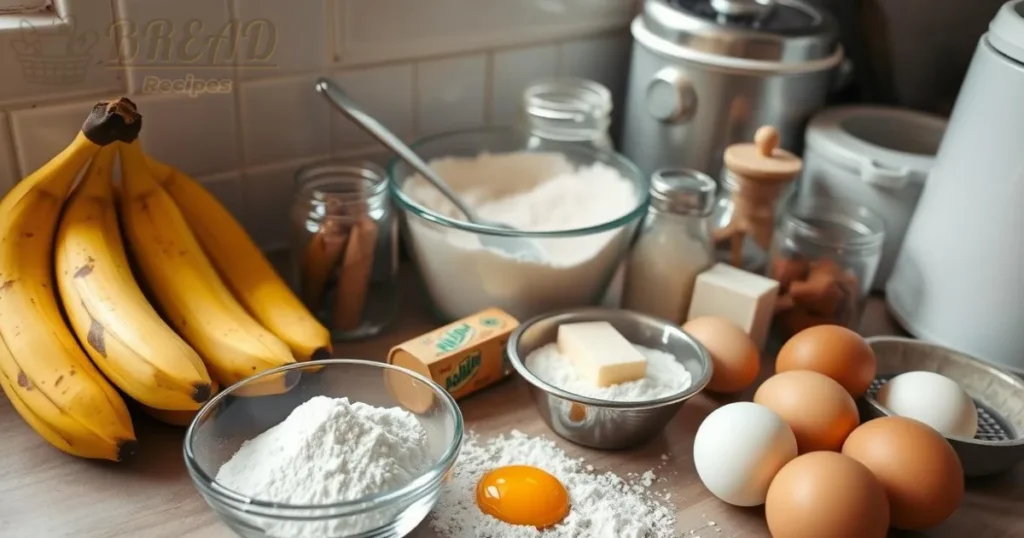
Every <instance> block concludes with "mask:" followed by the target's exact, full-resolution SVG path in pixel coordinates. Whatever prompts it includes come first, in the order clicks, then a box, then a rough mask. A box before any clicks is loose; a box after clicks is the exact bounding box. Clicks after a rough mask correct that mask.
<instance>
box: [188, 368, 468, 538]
mask: <svg viewBox="0 0 1024 538" xmlns="http://www.w3.org/2000/svg"><path fill="white" fill-rule="evenodd" d="M257 387H258V390H255V389H256V388H257ZM246 389H249V391H248V393H249V394H252V393H264V394H268V395H266V396H244V397H242V396H238V394H239V393H240V391H246ZM462 439H463V422H462V414H461V413H460V411H459V409H458V406H457V405H456V404H455V401H454V400H453V399H452V398H451V396H450V395H448V393H447V392H445V391H444V389H442V388H441V387H440V386H439V385H437V384H436V383H434V382H433V381H430V380H429V379H426V378H424V377H422V376H420V375H418V374H415V373H413V372H410V371H408V370H404V369H401V368H397V367H394V366H390V365H388V364H384V363H377V362H369V361H357V360H341V359H338V360H325V361H317V362H316V363H315V364H312V363H297V364H291V365H287V366H284V367H281V368H275V369H273V370H270V371H268V372H265V373H263V374H260V375H256V376H253V377H251V378H249V379H247V380H245V381H243V382H242V383H240V384H238V385H236V386H233V387H231V388H229V389H227V390H225V391H224V392H222V393H220V394H218V395H217V396H216V397H214V398H213V399H212V400H210V403H209V404H207V406H206V407H204V408H203V409H202V410H201V411H200V412H199V414H198V416H197V417H196V419H195V421H194V422H193V424H192V426H191V427H190V428H189V429H188V432H187V433H186V436H185V465H186V467H187V468H188V471H189V474H190V475H191V477H192V480H193V482H194V483H195V486H196V489H198V490H199V493H200V494H202V495H203V497H204V498H205V499H206V502H207V503H208V504H209V505H210V506H211V507H212V508H213V509H214V511H215V512H216V513H217V515H218V516H220V518H221V519H222V520H223V521H224V523H225V524H227V525H228V526H229V527H231V528H232V529H233V530H235V531H236V532H237V533H238V534H240V535H242V536H268V537H274V538H299V537H317V538H320V537H323V538H333V537H342V536H356V535H359V536H363V535H367V533H369V534H372V535H373V536H382V537H390V536H404V535H406V534H407V533H408V532H410V531H411V530H412V529H413V528H415V527H416V526H417V525H419V523H420V522H421V521H422V520H423V518H424V517H426V515H427V513H429V512H430V510H431V509H432V508H433V506H434V504H435V503H436V502H437V499H438V496H439V493H440V488H441V483H442V480H443V478H444V476H445V474H446V473H448V471H449V470H450V469H451V468H452V465H453V464H454V462H455V459H456V457H457V456H458V453H459V450H460V448H461V445H462Z"/></svg>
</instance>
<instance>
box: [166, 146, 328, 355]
mask: <svg viewBox="0 0 1024 538" xmlns="http://www.w3.org/2000/svg"><path fill="white" fill-rule="evenodd" d="M148 162H149V167H150V170H152V171H153V174H154V175H155V176H156V178H157V180H158V181H160V182H161V185H162V186H163V188H164V190H166V191H167V192H168V193H169V194H170V195H171V197H172V198H174V201H175V202H177V203H178V207H179V208H180V209H181V212H182V214H183V215H184V216H185V220H186V221H187V222H188V225H189V227H190V228H191V229H192V232H193V233H194V234H195V235H196V239H198V240H199V244H200V245H202V247H203V251H204V252H206V255H207V256H208V257H209V258H210V261H211V262H213V265H214V267H216V268H217V272H218V273H219V274H220V276H221V278H223V279H224V283H225V284H227V285H228V287H229V288H230V289H231V291H232V292H234V295H235V298H236V299H238V301H239V302H241V303H242V305H243V306H245V308H246V309H247V310H248V311H249V313H251V314H252V315H253V317H255V318H256V320H257V321H259V322H260V323H261V324H262V325H263V326H264V327H266V328H267V329H268V330H269V331H270V332H272V333H274V335H275V336H277V337H278V338H280V339H281V340H282V341H283V342H284V343H285V344H287V345H288V347H289V348H291V350H292V353H293V354H294V355H295V358H296V359H298V360H300V361H306V360H309V359H314V360H316V359H320V358H327V357H329V356H330V354H331V334H330V332H328V331H327V329H326V328H324V326H323V325H321V324H320V322H318V321H317V320H316V318H315V317H313V314H311V313H310V312H309V310H308V309H307V308H306V306H305V305H304V304H302V301H300V300H299V298H298V297H296V295H295V294H294V293H293V292H292V290H291V288H289V287H288V284H287V283H286V282H285V281H284V280H283V279H282V278H281V277H280V275H278V274H277V272H276V271H275V270H274V267H273V266H272V265H271V264H270V262H269V261H268V260H267V258H266V257H265V256H264V255H263V253H262V252H261V251H260V248H259V247H258V246H256V243H255V242H253V240H252V238H251V237H249V235H248V234H247V233H246V232H245V229H244V228H242V225H241V224H239V222H238V221H237V220H235V218H234V217H233V216H232V215H231V213H230V212H229V211H228V210H227V208H225V207H224V206H223V205H222V204H221V203H220V201H218V200H217V198H216V197H215V196H213V195H212V194H210V192H209V191H207V190H206V189H205V188H203V186H202V185H200V184H199V183H198V182H197V181H196V180H194V179H192V178H190V177H188V176H187V175H185V174H184V173H182V172H181V171H179V170H176V169H174V168H171V167H170V166H168V165H166V164H163V163H160V162H157V161H155V160H153V159H149V161H148Z"/></svg>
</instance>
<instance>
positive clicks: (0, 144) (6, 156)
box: [0, 112, 21, 197]
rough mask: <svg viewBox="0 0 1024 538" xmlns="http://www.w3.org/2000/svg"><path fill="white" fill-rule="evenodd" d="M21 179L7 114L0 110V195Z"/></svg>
mask: <svg viewBox="0 0 1024 538" xmlns="http://www.w3.org/2000/svg"><path fill="white" fill-rule="evenodd" d="M20 180H21V175H20V174H19V173H18V165H17V162H15V160H14V142H13V141H12V137H11V129H10V127H9V125H8V122H7V114H6V113H3V112H0V197H3V196H4V195H5V194H7V192H8V191H10V190H11V187H13V186H14V184H15V183H17V182H18V181H20Z"/></svg>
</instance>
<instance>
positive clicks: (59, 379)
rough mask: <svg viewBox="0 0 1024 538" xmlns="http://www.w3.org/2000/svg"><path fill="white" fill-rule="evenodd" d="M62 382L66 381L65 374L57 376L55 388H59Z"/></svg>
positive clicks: (54, 383)
mask: <svg viewBox="0 0 1024 538" xmlns="http://www.w3.org/2000/svg"><path fill="white" fill-rule="evenodd" d="M61 381H64V374H61V375H59V376H57V380H56V381H54V382H53V388H57V387H59V386H60V382H61Z"/></svg>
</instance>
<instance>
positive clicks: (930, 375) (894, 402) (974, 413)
mask: <svg viewBox="0 0 1024 538" xmlns="http://www.w3.org/2000/svg"><path fill="white" fill-rule="evenodd" d="M875 399H876V400H878V403H880V404H882V406H883V407H885V408H886V409H888V410H889V411H892V412H893V413H894V414H897V415H900V416H904V417H907V418H912V419H915V420H919V421H921V422H924V423H925V424H927V425H929V426H931V427H932V428H935V429H936V430H938V432H939V433H941V434H942V435H945V436H947V437H949V436H952V437H966V438H969V439H970V438H973V437H974V435H975V434H976V433H978V408H977V407H976V406H975V405H974V400H972V399H971V397H970V395H968V394H967V392H966V391H965V390H964V389H963V388H961V387H960V385H958V384H957V383H956V381H953V380H952V379H950V378H948V377H945V376H942V375H939V374H936V373H935V372H907V373H905V374H900V375H898V376H896V377H894V378H892V379H890V380H889V382H888V383H886V384H885V385H882V388H881V389H880V390H879V391H878V395H877V396H875Z"/></svg>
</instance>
